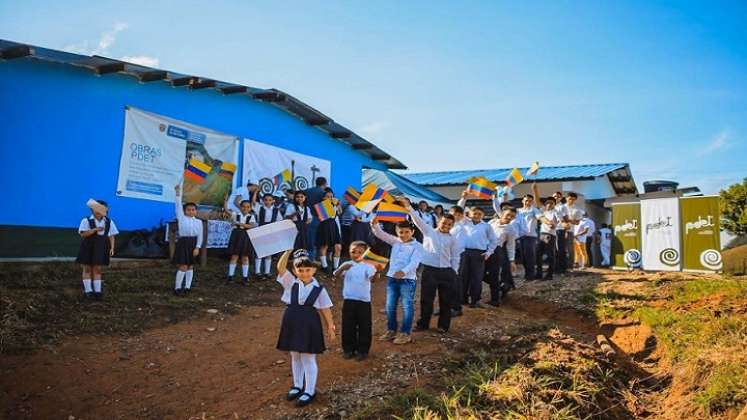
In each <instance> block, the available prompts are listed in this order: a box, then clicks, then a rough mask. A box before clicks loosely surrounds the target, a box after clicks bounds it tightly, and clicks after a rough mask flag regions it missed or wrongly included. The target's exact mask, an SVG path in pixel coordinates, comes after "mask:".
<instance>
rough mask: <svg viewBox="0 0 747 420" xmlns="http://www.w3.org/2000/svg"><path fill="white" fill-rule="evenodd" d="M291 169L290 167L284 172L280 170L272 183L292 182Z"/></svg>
mask: <svg viewBox="0 0 747 420" xmlns="http://www.w3.org/2000/svg"><path fill="white" fill-rule="evenodd" d="M291 177H292V175H291V171H290V169H286V170H284V171H283V172H280V173H279V174H277V175H275V176H274V177H273V178H272V183H273V184H275V185H282V184H283V183H286V182H290V181H291Z"/></svg>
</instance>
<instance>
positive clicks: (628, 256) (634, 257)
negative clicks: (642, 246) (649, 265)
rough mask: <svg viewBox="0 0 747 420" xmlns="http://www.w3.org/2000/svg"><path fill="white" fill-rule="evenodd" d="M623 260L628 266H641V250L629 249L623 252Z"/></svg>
mask: <svg viewBox="0 0 747 420" xmlns="http://www.w3.org/2000/svg"><path fill="white" fill-rule="evenodd" d="M623 260H624V261H625V264H627V265H629V266H630V267H633V268H637V267H640V266H641V251H639V250H637V249H629V250H627V251H626V252H625V255H624V256H623Z"/></svg>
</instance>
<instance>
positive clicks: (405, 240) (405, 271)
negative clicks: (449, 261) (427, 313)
mask: <svg viewBox="0 0 747 420" xmlns="http://www.w3.org/2000/svg"><path fill="white" fill-rule="evenodd" d="M371 229H372V231H373V234H374V236H376V237H377V238H379V239H380V240H382V241H384V242H386V243H387V244H389V245H391V246H392V251H391V253H390V254H389V271H387V273H386V277H387V285H386V317H387V332H386V333H384V334H383V335H382V336H381V337H379V340H381V341H389V340H392V339H393V341H392V342H393V343H394V344H407V343H409V342H411V341H412V336H411V333H412V320H413V318H415V289H416V287H417V275H416V271H417V269H418V265H419V264H420V259H421V254H422V252H423V246H422V245H421V244H420V242H418V241H416V240H415V239H413V237H412V236H413V230H414V229H413V227H412V225H411V224H410V222H405V221H403V222H399V223H397V236H393V235H390V234H388V233H386V232H384V230H383V229H381V226H379V224H378V223H377V222H376V219H373V220H372V221H371ZM400 301H401V302H402V315H403V319H402V325H401V326H399V327H400V328H399V333H397V327H398V325H397V306H398V305H399V303H400Z"/></svg>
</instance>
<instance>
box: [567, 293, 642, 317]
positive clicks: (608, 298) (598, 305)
mask: <svg viewBox="0 0 747 420" xmlns="http://www.w3.org/2000/svg"><path fill="white" fill-rule="evenodd" d="M645 300H647V298H646V297H645V296H641V295H628V294H622V293H618V292H615V291H614V290H608V291H605V292H599V291H596V290H589V291H586V292H584V293H581V294H580V295H579V296H578V298H577V302H578V303H579V304H580V305H581V306H582V308H583V312H584V313H587V314H593V315H595V316H596V317H597V319H598V320H599V321H606V320H614V319H623V318H627V317H628V316H630V315H631V314H632V313H633V311H634V310H635V308H637V307H640V306H641V305H642V302H643V301H645Z"/></svg>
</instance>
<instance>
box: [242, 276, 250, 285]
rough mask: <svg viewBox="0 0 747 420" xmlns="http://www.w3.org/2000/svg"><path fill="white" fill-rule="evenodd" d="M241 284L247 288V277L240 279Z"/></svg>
mask: <svg viewBox="0 0 747 420" xmlns="http://www.w3.org/2000/svg"><path fill="white" fill-rule="evenodd" d="M241 284H243V285H244V286H249V277H244V278H242V279H241Z"/></svg>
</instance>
